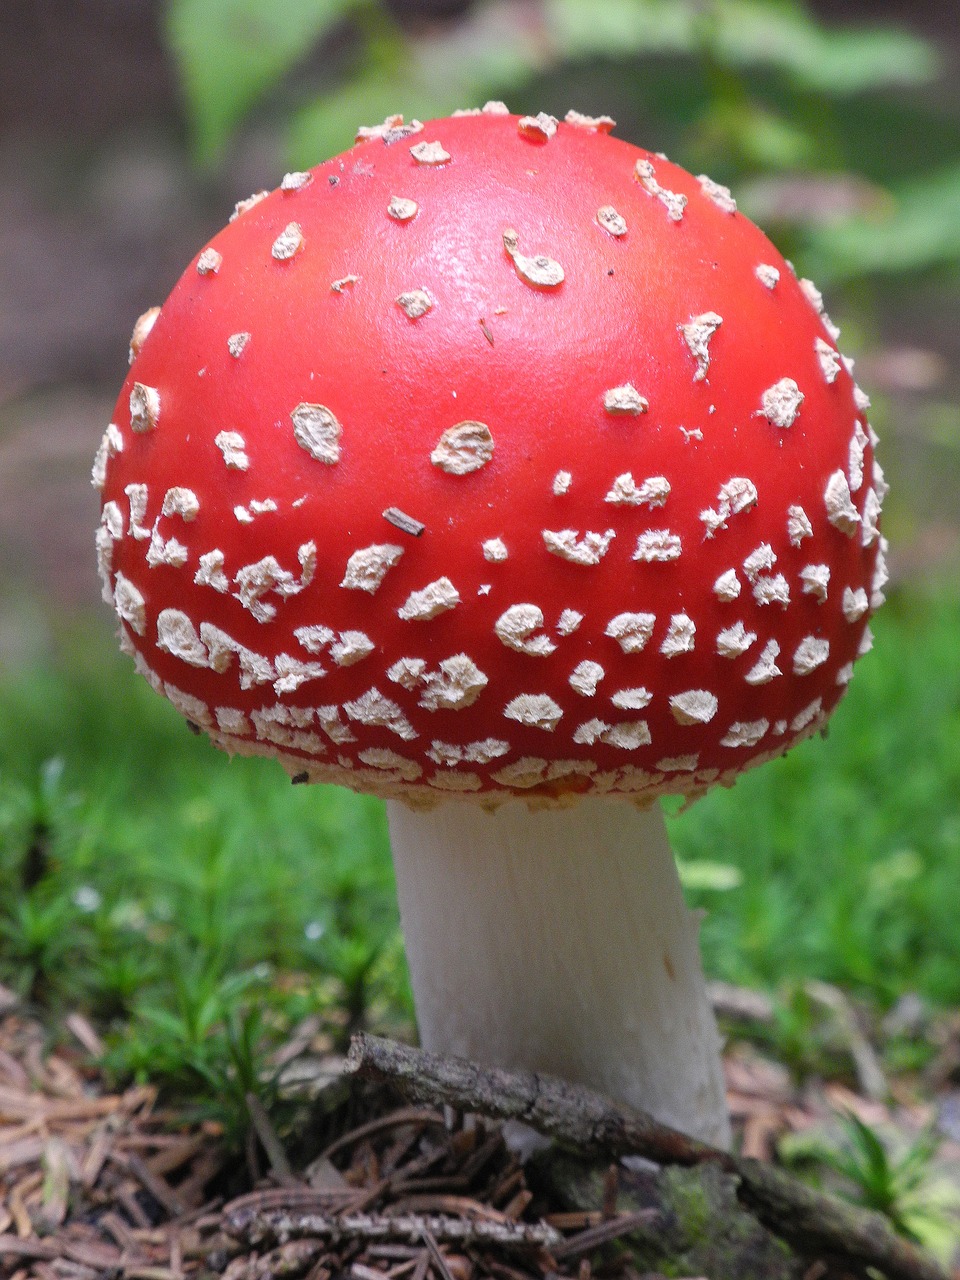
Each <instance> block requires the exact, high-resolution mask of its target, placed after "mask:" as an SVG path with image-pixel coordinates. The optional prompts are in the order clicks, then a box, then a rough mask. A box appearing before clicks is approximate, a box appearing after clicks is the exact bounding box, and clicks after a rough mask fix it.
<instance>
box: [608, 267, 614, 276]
mask: <svg viewBox="0 0 960 1280" xmlns="http://www.w3.org/2000/svg"><path fill="white" fill-rule="evenodd" d="M607 275H608V276H612V275H613V267H608V268H607Z"/></svg>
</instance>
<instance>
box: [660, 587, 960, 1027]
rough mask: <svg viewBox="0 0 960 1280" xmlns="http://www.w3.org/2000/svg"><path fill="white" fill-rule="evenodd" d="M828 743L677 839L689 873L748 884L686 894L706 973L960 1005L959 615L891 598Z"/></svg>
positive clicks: (953, 597) (795, 756) (763, 777)
mask: <svg viewBox="0 0 960 1280" xmlns="http://www.w3.org/2000/svg"><path fill="white" fill-rule="evenodd" d="M874 630H875V632H876V635H877V642H876V646H875V648H874V651H873V652H872V653H871V654H869V655H868V656H867V657H866V658H865V659H863V660H862V661H861V662H860V663H859V664H858V667H857V673H856V675H855V677H854V680H853V683H852V684H851V686H850V692H849V694H848V696H847V698H846V700H845V701H844V703H843V704H842V705H841V706H840V708H839V709H838V711H837V713H836V715H835V716H834V718H833V720H832V721H831V722H830V725H829V731H828V736H827V737H826V738H825V739H812V740H810V741H808V742H806V743H804V744H802V745H801V746H800V747H798V748H797V749H796V750H795V751H793V752H792V753H791V754H790V755H789V756H787V757H786V758H784V759H781V760H779V761H776V762H774V763H772V764H771V765H768V766H766V767H764V768H762V769H757V770H754V771H753V772H752V773H750V774H747V775H746V776H745V777H744V778H742V779H741V781H740V782H739V783H738V784H737V786H736V787H735V788H733V790H732V791H729V792H720V793H718V792H713V793H711V794H710V795H709V796H708V797H707V798H706V799H705V800H704V801H702V802H701V803H700V804H698V805H696V806H694V807H693V808H692V809H691V810H690V811H689V812H688V813H687V814H686V815H684V816H683V817H682V818H680V819H679V820H677V821H676V822H675V823H674V824H673V836H674V840H675V844H676V848H677V850H678V852H679V854H680V856H681V857H682V858H685V859H699V858H709V859H711V860H712V861H715V862H719V863H720V864H721V865H726V866H730V867H732V868H735V869H736V871H737V872H738V873H739V874H738V875H736V876H733V877H730V879H731V880H732V881H733V882H734V883H736V881H739V884H738V885H737V887H736V888H734V889H730V890H727V891H713V892H711V891H709V890H693V891H692V892H691V893H690V897H691V899H692V901H693V902H694V904H695V905H699V906H703V907H705V908H706V909H707V911H708V915H707V918H706V921H705V923H704V928H703V946H704V954H705V959H706V965H707V968H708V970H709V971H711V972H713V973H715V974H717V975H718V976H723V977H725V978H727V979H729V980H732V981H736V982H742V983H745V984H747V985H753V986H763V987H773V986H776V985H777V984H778V983H780V982H782V981H783V980H785V979H791V978H793V979H800V978H804V977H817V978H821V979H824V980H826V981H829V982H836V983H840V984H842V985H843V986H845V987H847V988H849V989H852V990H853V991H855V992H858V993H860V994H864V995H867V996H871V997H874V998H875V999H876V1000H878V1001H879V1002H881V1003H887V1002H890V1001H892V1000H893V999H895V998H896V996H897V995H899V994H902V993H903V992H905V991H917V992H919V993H920V994H922V995H923V996H925V997H926V998H928V999H929V1000H931V1001H933V1002H935V1003H940V1004H947V1003H951V1004H956V1003H958V1002H960V963H958V959H960V915H958V912H957V902H958V895H960V663H958V662H957V653H958V647H960V602H958V599H957V594H956V592H955V591H945V592H943V593H942V594H941V595H939V596H934V597H926V598H917V597H916V596H914V595H906V596H901V597H900V598H894V599H892V600H891V601H890V602H889V603H888V604H887V605H886V606H885V608H884V609H883V610H882V612H881V613H880V614H879V615H878V616H877V618H876V620H875V626H874Z"/></svg>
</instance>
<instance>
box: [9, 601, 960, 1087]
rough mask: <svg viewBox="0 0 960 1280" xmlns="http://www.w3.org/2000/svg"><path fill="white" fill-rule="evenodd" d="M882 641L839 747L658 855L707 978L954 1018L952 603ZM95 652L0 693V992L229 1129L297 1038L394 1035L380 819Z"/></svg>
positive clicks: (397, 950)
mask: <svg viewBox="0 0 960 1280" xmlns="http://www.w3.org/2000/svg"><path fill="white" fill-rule="evenodd" d="M875 629H876V633H877V644H876V648H875V650H874V652H873V653H872V654H871V655H869V656H868V657H867V658H866V659H864V660H863V661H862V662H861V663H860V664H859V668H858V672H857V675H856V678H855V679H854V681H853V684H852V686H851V689H850V693H849V696H848V698H847V700H846V702H845V703H844V705H843V706H842V707H841V708H840V710H839V711H838V713H837V715H836V717H835V719H834V721H833V723H832V724H831V728H830V733H829V736H828V737H827V738H826V739H825V740H820V739H816V740H812V741H809V742H807V743H804V744H803V745H802V746H801V747H799V748H798V749H797V750H795V751H794V752H793V753H791V755H790V756H789V757H788V758H786V759H783V760H781V761H778V762H775V763H773V764H771V765H768V766H767V767H765V768H763V769H760V770H756V771H755V772H754V773H752V774H749V775H747V776H746V777H745V778H744V779H743V780H742V781H741V782H740V783H739V784H738V785H737V786H736V787H735V788H734V789H733V790H732V791H730V792H721V793H713V794H711V795H710V796H708V797H707V798H706V799H705V800H703V801H701V802H700V803H698V804H697V805H695V806H693V807H692V808H691V809H690V810H689V811H688V812H686V813H684V814H683V815H681V816H677V817H674V818H672V819H671V828H672V834H673V837H674V840H675V844H676V848H677V850H678V853H679V855H680V857H681V859H682V862H683V867H684V875H685V878H686V879H687V881H688V882H689V883H688V891H689V895H690V898H691V900H692V902H693V904H694V905H698V906H703V907H705V908H706V909H707V917H706V921H705V924H704V928H703V944H704V953H705V963H706V967H707V970H708V972H709V973H710V974H713V975H716V976H721V977H724V978H727V979H729V980H732V981H735V982H740V983H745V984H748V985H754V986H760V987H765V988H769V989H775V988H777V987H778V986H780V985H781V984H784V983H788V982H789V981H791V980H800V979H803V978H807V977H817V978H821V979H825V980H828V981H831V982H836V983H839V984H841V985H843V986H844V987H846V988H847V989H849V990H852V991H853V992H855V993H857V994H859V995H863V996H866V997H868V998H870V999H871V1000H872V1001H874V1002H875V1003H877V1004H880V1005H884V1004H886V1003H888V1002H890V1001H892V1000H894V999H895V998H896V997H897V996H898V995H899V994H901V993H903V992H905V991H908V990H909V991H917V992H919V993H920V994H922V995H923V996H924V997H926V998H927V999H928V1000H930V1001H932V1002H933V1003H935V1004H944V1005H945V1004H948V1003H953V1004H957V1003H960V964H958V955H960V913H958V912H957V909H956V904H957V901H958V887H960V663H958V662H957V660H956V657H957V652H958V648H960V603H958V599H957V594H956V593H955V592H951V591H943V592H941V593H940V594H939V595H927V596H917V595H913V594H910V595H903V596H901V597H899V598H895V599H893V600H892V601H891V602H890V603H889V604H888V605H887V607H886V608H885V609H884V610H883V611H882V613H881V615H880V616H879V617H878V618H877V620H876V628H875ZM104 650H105V646H104V641H103V638H102V636H101V634H100V633H99V632H97V633H96V635H95V637H94V638H91V636H90V634H88V633H85V632H78V633H76V634H74V635H73V636H72V638H71V640H70V641H69V642H68V643H66V644H65V645H63V646H61V656H60V658H59V660H58V661H57V662H55V663H53V662H51V663H48V664H47V665H45V666H42V667H40V668H38V669H35V670H30V671H19V672H18V673H17V674H16V676H15V678H14V677H13V676H9V677H7V678H6V680H5V681H3V682H2V683H0V982H4V983H7V984H8V985H12V986H14V987H15V988H17V989H18V990H20V991H21V992H23V993H24V994H25V995H27V996H29V997H30V998H31V999H33V1000H34V1001H37V1002H39V1003H41V1004H46V1005H49V1006H53V1007H58V1006H60V1007H62V1006H64V1005H66V1004H80V1005H81V1006H82V1007H85V1008H87V1009H89V1010H90V1011H92V1012H93V1013H94V1014H95V1015H96V1016H97V1017H98V1018H99V1019H100V1020H101V1022H102V1024H103V1025H105V1026H107V1027H108V1028H111V1027H112V1028H113V1032H112V1035H111V1040H110V1043H111V1062H112V1063H113V1065H114V1066H115V1068H116V1069H117V1071H118V1072H119V1073H122V1074H134V1075H141V1076H146V1075H150V1076H152V1077H153V1078H155V1079H156V1078H160V1079H162V1080H166V1081H168V1082H169V1083H172V1084H174V1085H176V1086H177V1087H178V1088H180V1089H181V1091H183V1092H186V1093H187V1094H191V1093H192V1094H194V1095H197V1094H205V1095H206V1096H207V1097H208V1098H216V1099H219V1104H220V1106H221V1108H222V1109H226V1110H228V1111H229V1109H230V1106H231V1097H232V1101H233V1103H235V1104H236V1105H238V1106H240V1105H242V1091H243V1085H244V1082H246V1083H247V1084H249V1082H250V1081H251V1080H258V1079H259V1080H260V1081H261V1085H263V1078H264V1077H263V1072H262V1070H261V1069H260V1067H258V1065H257V1063H258V1062H259V1061H260V1058H261V1057H262V1054H263V1052H264V1050H265V1048H266V1047H269V1045H270V1044H271V1043H273V1042H275V1041H276V1040H278V1039H280V1038H281V1037H282V1035H283V1034H284V1032H285V1031H286V1030H287V1029H288V1028H289V1027H290V1025H291V1024H292V1023H294V1022H295V1021H297V1020H298V1019H300V1018H302V1017H304V1016H306V1015H308V1014H319V1015H320V1016H321V1019H322V1020H324V1021H325V1024H326V1026H327V1028H328V1030H329V1032H330V1034H331V1036H332V1038H333V1039H334V1040H337V1039H338V1038H339V1039H340V1041H341V1042H342V1040H343V1038H344V1037H345V1035H346V1034H347V1032H348V1031H349V1030H350V1029H351V1028H352V1027H355V1026H358V1025H360V1024H361V1023H363V1022H367V1023H373V1024H375V1025H377V1026H380V1027H385V1026H386V1027H389V1026H390V1025H391V1024H392V1025H394V1026H396V1025H398V1024H402V1023H403V1022H407V1023H409V1020H410V1018H411V1006H410V997H409V992H408V989H407V979H406V971H405V966H404V961H403V953H402V946H401V942H400V938H399V933H398V927H397V914H396V906H395V902H394V892H393V877H392V870H391V867H390V860H389V852H388V848H387V839H386V828H385V822H384V818H383V813H382V809H381V806H380V805H379V803H378V802H376V801H373V800H370V799H367V798H363V797H357V796H354V795H352V794H351V793H348V792H344V791H341V790H339V789H334V788H321V787H291V786H290V784H289V782H288V780H287V778H286V775H284V774H283V773H282V772H281V771H280V770H279V768H275V767H273V766H271V765H268V764H266V763H265V762H263V761H257V760H253V761H251V760H241V759H236V760H229V759H227V758H226V757H225V756H223V755H221V754H220V753H218V752H216V751H215V750H214V749H213V748H212V747H210V746H209V744H208V743H207V742H206V740H205V739H197V738H194V737H192V736H191V735H190V734H189V733H188V732H187V730H186V728H185V727H184V724H183V722H182V720H181V719H180V717H179V715H177V713H176V712H174V711H173V710H172V708H170V707H169V706H168V705H167V704H166V703H165V702H164V701H163V700H162V699H160V698H157V697H156V695H154V694H153V693H152V691H151V690H150V689H149V688H148V687H147V685H146V684H145V682H143V681H141V680H140V679H138V678H137V677H135V676H134V674H133V672H132V669H131V667H130V665H129V663H128V662H127V661H126V660H123V659H121V658H120V657H119V656H118V655H115V654H114V653H113V652H112V650H107V651H106V652H105V651H104ZM263 1087H264V1088H266V1086H265V1085H263ZM231 1090H232V1091H233V1095H236V1094H238V1091H239V1094H240V1101H239V1102H238V1100H237V1097H234V1096H233V1095H231V1092H230V1091H231Z"/></svg>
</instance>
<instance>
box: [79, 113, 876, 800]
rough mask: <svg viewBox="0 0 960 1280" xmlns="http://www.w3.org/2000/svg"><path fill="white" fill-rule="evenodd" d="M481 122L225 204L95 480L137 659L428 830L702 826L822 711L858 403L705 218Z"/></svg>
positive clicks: (207, 708) (848, 610)
mask: <svg viewBox="0 0 960 1280" xmlns="http://www.w3.org/2000/svg"><path fill="white" fill-rule="evenodd" d="M610 124H611V122H610V121H608V120H605V119H600V120H592V119H589V118H587V117H582V116H577V115H576V114H575V113H571V114H570V116H569V117H568V119H567V121H564V122H562V123H558V122H557V121H555V120H553V119H552V117H549V116H545V115H541V116H538V117H525V118H523V119H518V118H517V117H516V116H511V115H507V114H505V113H504V111H500V110H498V109H496V108H494V109H493V110H491V109H485V110H484V111H483V112H481V113H472V114H464V115H461V116H456V117H452V118H449V119H442V120H435V121H432V122H431V123H429V124H427V125H426V126H422V125H420V124H419V123H414V124H413V125H409V126H404V125H403V124H402V121H401V119H400V118H399V117H394V118H391V119H390V120H388V121H387V122H386V123H385V124H384V125H383V126H380V127H378V128H376V129H373V130H366V131H361V132H362V140H360V141H359V142H358V143H357V145H355V146H354V147H353V148H352V149H351V150H350V151H348V152H346V153H345V154H344V155H342V156H339V157H336V158H334V159H332V160H329V161H327V162H326V163H325V164H322V165H319V166H318V167H317V168H315V169H313V170H311V171H310V172H308V173H298V174H288V175H287V177H286V178H285V179H284V181H283V183H282V184H281V187H280V188H279V189H278V190H276V191H274V192H272V193H270V194H265V193H260V194H259V195H258V196H257V197H254V198H252V199H251V200H250V201H246V202H242V203H241V204H240V205H238V207H237V213H236V214H235V216H234V217H233V218H232V219H231V221H230V224H229V225H228V226H226V227H225V228H224V229H223V230H222V231H221V232H220V233H219V234H218V235H216V236H215V237H214V238H213V240H212V241H211V242H210V244H209V245H208V246H207V247H206V248H205V249H204V250H203V251H202V252H201V253H200V254H199V255H198V257H197V258H196V259H195V260H194V262H193V263H192V264H191V266H190V267H189V268H188V270H187V271H186V273H185V274H184V275H183V277H182V278H181V280H180V281H179V282H178V284H177V285H176V287H175V288H174V290H173V292H172V293H171V295H170V297H169V298H168V299H167V301H166V302H165V303H164V305H163V307H162V308H161V309H160V311H159V314H158V315H149V317H148V319H146V320H145V321H144V323H142V324H138V330H137V334H136V340H135V342H134V344H133V347H132V357H133V362H132V367H131V369H130V373H129V376H128V378H127V381H126V383H125V385H124V387H123V390H122V393H121V395H120V398H119V401H118V403H117V407H116V411H115V415H114V420H113V422H112V423H111V425H110V426H109V427H108V429H107V432H106V434H105V436H104V440H103V444H102V446H101V449H100V452H99V454H98V457H97V462H96V464H95V467H94V480H95V483H97V484H98V485H99V486H100V487H101V488H102V492H103V499H104V505H103V517H102V522H101V527H100V531H99V533H98V552H99V562H100V569H101V575H102V578H103V581H104V589H105V596H106V598H107V599H108V600H109V601H110V602H111V603H112V604H113V605H114V607H115V609H116V612H117V614H118V616H119V618H120V628H121V634H122V638H123V642H124V644H125V645H126V646H127V647H128V648H129V649H131V650H132V651H133V653H134V654H135V657H136V661H137V664H138V667H139V668H140V670H141V671H142V672H143V673H144V674H145V675H146V676H147V677H148V679H150V681H151V682H152V683H153V684H154V686H155V687H156V688H157V689H158V690H159V691H161V692H163V693H164V694H166V696H167V697H168V698H169V699H170V700H171V701H172V702H173V703H174V704H175V705H176V706H177V707H178V708H179V709H180V710H181V711H182V712H183V713H184V714H185V715H186V716H187V717H188V718H189V719H190V720H191V721H194V722H195V723H196V724H197V725H199V726H200V727H201V728H202V729H204V730H205V731H206V732H207V733H208V734H209V735H210V736H211V738H212V739H213V740H214V741H215V742H216V743H217V744H218V745H219V746H222V747H224V748H226V749H227V750H229V751H236V752H241V753H258V754H265V755H272V756H276V757H277V758H279V759H280V760H281V762H282V763H283V765H284V766H285V767H286V768H287V769H288V770H289V771H290V772H291V774H293V775H294V776H295V777H298V776H299V777H303V778H309V779H311V780H324V781H332V782H337V783H341V784H344V785H347V786H351V787H355V788H357V789H361V790H369V791H375V792H377V793H380V794H384V795H402V796H404V797H406V798H408V799H414V800H425V799H430V798H438V797H443V796H446V795H455V794H460V795H474V794H477V795H478V798H480V799H482V800H483V801H485V802H494V801H495V800H496V799H497V798H498V797H501V798H502V797H504V796H507V795H510V794H512V793H516V794H522V795H525V796H539V797H547V798H564V797H566V796H569V795H571V794H573V793H626V794H629V795H633V796H643V797H647V796H653V795H656V794H660V793H664V792H668V793H685V794H696V793H698V792H700V791H702V790H704V789H705V788H706V787H708V786H709V785H711V783H713V782H714V781H716V780H718V779H719V780H720V781H722V782H728V781H730V780H732V778H733V777H734V776H735V775H736V774H737V773H739V772H740V771H742V770H743V769H745V768H747V767H748V766H750V765H753V764H756V763H758V762H760V761H761V760H763V759H766V758H769V757H770V756H773V755H777V754H779V753H781V752H782V751H784V750H786V749H787V748H788V747H789V746H790V745H791V744H793V743H794V742H796V741H797V740H798V739H800V738H802V737H804V736H806V735H808V734H810V733H811V732H812V731H813V730H815V729H816V728H818V727H819V726H820V725H821V724H822V723H823V722H824V720H825V719H826V718H827V716H828V715H829V714H830V712H831V711H832V710H833V708H834V706H835V704H836V703H837V701H838V700H839V699H840V697H841V695H842V694H843V692H844V689H845V686H846V683H847V681H848V680H849V678H850V674H851V669H852V664H853V662H854V660H855V659H856V657H857V655H858V654H859V653H861V652H863V651H864V650H865V649H866V648H867V647H869V632H868V630H867V621H868V618H869V615H870V613H871V611H872V609H873V608H874V607H875V606H876V605H877V604H878V603H879V601H880V600H881V599H882V595H881V590H880V589H881V587H882V585H883V579H884V576H885V574H884V568H883V558H882V539H881V538H880V535H879V531H878V527H877V520H878V514H879V508H880V499H881V498H882V496H883V491H884V487H885V486H884V485H883V481H882V477H881V474H880V471H879V468H878V467H877V466H876V464H875V462H874V458H873V446H874V442H875V437H874V436H873V433H872V432H871V430H870V428H869V426H868V425H867V422H866V418H865V410H866V408H867V401H866V398H865V397H864V396H863V394H862V392H860V391H859V390H858V388H857V387H856V386H855V384H854V382H853V379H852V377H851V374H850V364H849V362H848V361H846V360H845V359H844V358H843V357H842V356H841V355H840V354H839V352H838V351H837V348H836V345H835V341H836V336H837V335H836V330H835V329H834V328H833V326H832V325H831V324H830V322H829V319H828V318H827V317H826V315H825V314H824V313H823V307H822V301H821V299H820V296H819V294H818V292H817V291H816V290H815V288H814V287H813V286H812V285H811V284H810V283H809V282H807V281H798V280H797V279H796V278H795V276H794V274H793V271H792V270H791V268H790V266H789V264H787V263H786V262H785V261H784V259H783V258H782V257H781V256H780V254H779V253H778V252H777V251H776V249H774V248H773V246H772V245H771V244H770V242H769V241H768V240H767V239H766V238H765V237H764V236H763V234H762V233H761V232H760V231H759V230H758V229H757V228H756V227H755V226H754V225H753V224H752V223H750V222H749V221H748V220H747V219H746V218H745V217H744V216H743V215H742V214H741V213H738V212H737V210H736V205H735V203H734V201H733V200H732V199H731V197H730V195H729V192H727V191H726V189H725V188H723V187H720V186H718V185H717V184H715V183H713V182H711V181H710V180H709V179H707V178H705V177H700V178H694V177H691V176H690V175H689V174H688V173H686V172H684V171H683V170H682V169H679V168H678V167H677V166H676V165H673V164H671V163H669V162H668V161H667V160H666V159H664V158H662V157H659V156H655V155H651V154H650V153H649V152H646V151H643V150H640V149H639V148H637V147H634V146H631V145H630V144H628V143H626V142H623V141H620V140H618V139H615V138H613V137H611V136H609V132H608V130H609V127H610Z"/></svg>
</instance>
